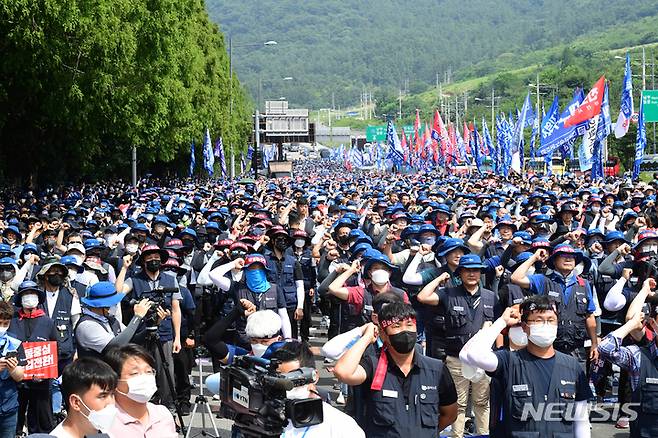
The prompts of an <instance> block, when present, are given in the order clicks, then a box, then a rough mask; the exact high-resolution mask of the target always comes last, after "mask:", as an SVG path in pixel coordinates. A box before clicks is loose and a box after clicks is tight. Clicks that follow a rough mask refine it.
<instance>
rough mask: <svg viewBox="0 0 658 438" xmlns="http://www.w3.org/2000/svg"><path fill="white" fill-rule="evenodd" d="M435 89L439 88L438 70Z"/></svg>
mask: <svg viewBox="0 0 658 438" xmlns="http://www.w3.org/2000/svg"><path fill="white" fill-rule="evenodd" d="M436 89H437V90H438V89H439V72H436Z"/></svg>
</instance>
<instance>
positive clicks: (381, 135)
mask: <svg viewBox="0 0 658 438" xmlns="http://www.w3.org/2000/svg"><path fill="white" fill-rule="evenodd" d="M402 129H404V133H405V134H406V136H407V138H409V137H411V136H412V135H413V133H414V126H413V125H404V126H403V127H402ZM422 129H423V126H422V125H421V129H420V134H421V135H422V133H423V131H422ZM397 132H398V136H400V129H399V128H397ZM366 141H368V142H370V141H386V125H376V126H367V127H366Z"/></svg>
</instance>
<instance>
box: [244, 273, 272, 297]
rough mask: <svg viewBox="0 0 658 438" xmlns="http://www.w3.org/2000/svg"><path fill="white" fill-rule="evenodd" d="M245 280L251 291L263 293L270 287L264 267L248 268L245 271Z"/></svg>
mask: <svg viewBox="0 0 658 438" xmlns="http://www.w3.org/2000/svg"><path fill="white" fill-rule="evenodd" d="M245 280H246V282H247V287H248V288H249V290H250V291H252V292H255V293H259V294H262V293H263V292H267V290H269V288H270V283H269V282H268V281H267V276H266V275H265V270H264V269H247V270H246V271H245Z"/></svg>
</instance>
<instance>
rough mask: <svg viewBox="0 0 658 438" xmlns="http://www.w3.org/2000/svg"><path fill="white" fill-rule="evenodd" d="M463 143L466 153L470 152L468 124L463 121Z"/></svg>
mask: <svg viewBox="0 0 658 438" xmlns="http://www.w3.org/2000/svg"><path fill="white" fill-rule="evenodd" d="M464 145H465V146H466V153H467V154H470V153H471V131H470V130H469V129H468V125H467V124H466V122H464ZM465 158H466V157H464V159H465Z"/></svg>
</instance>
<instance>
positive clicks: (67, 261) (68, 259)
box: [59, 256, 85, 273]
mask: <svg viewBox="0 0 658 438" xmlns="http://www.w3.org/2000/svg"><path fill="white" fill-rule="evenodd" d="M59 262H60V263H61V264H63V265H64V266H66V267H67V268H68V267H69V266H71V265H73V266H75V267H76V268H78V273H81V272H84V270H85V268H83V267H82V263H80V262H79V261H78V258H77V257H73V256H64V257H62V258H61V259H59Z"/></svg>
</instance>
